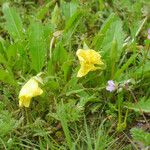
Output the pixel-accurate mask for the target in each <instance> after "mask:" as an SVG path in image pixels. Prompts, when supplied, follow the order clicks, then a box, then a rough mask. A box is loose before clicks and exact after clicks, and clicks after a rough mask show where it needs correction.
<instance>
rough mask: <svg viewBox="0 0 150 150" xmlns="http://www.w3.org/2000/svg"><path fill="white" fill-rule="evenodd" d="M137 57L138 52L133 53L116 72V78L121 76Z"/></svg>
mask: <svg viewBox="0 0 150 150" xmlns="http://www.w3.org/2000/svg"><path fill="white" fill-rule="evenodd" d="M136 57H137V54H133V55H132V56H131V57H130V58H129V59H128V61H127V62H126V63H125V64H124V65H123V66H122V67H121V68H120V69H119V70H118V71H117V72H116V73H115V78H118V77H120V75H121V74H122V73H123V72H124V71H125V70H126V69H127V68H128V67H129V65H131V64H132V63H133V62H134V60H135V58H136Z"/></svg>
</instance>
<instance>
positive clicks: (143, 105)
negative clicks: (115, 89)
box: [127, 97, 150, 113]
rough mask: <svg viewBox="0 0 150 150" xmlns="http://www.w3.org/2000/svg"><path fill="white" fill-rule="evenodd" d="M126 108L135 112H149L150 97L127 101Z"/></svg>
mask: <svg viewBox="0 0 150 150" xmlns="http://www.w3.org/2000/svg"><path fill="white" fill-rule="evenodd" d="M127 108H129V109H133V110H134V111H136V112H141V111H142V112H145V113H150V99H148V100H145V97H143V98H142V99H141V100H140V101H139V102H138V103H128V104H127Z"/></svg>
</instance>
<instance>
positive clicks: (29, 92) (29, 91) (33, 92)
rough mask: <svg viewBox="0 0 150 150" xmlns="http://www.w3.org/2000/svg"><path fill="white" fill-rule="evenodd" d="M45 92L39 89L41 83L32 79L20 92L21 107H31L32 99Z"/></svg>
mask: <svg viewBox="0 0 150 150" xmlns="http://www.w3.org/2000/svg"><path fill="white" fill-rule="evenodd" d="M42 93H43V90H42V89H41V88H40V87H39V81H38V80H36V78H34V77H32V78H31V79H30V80H29V81H28V82H27V83H26V84H25V85H24V86H23V87H22V88H21V90H20V93H19V106H20V107H23V106H25V107H29V105H30V102H31V99H32V97H35V96H38V95H41V94H42Z"/></svg>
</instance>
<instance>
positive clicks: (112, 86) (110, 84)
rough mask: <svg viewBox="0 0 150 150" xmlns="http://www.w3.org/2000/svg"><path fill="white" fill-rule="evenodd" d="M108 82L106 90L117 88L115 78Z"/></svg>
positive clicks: (111, 90)
mask: <svg viewBox="0 0 150 150" xmlns="http://www.w3.org/2000/svg"><path fill="white" fill-rule="evenodd" d="M107 84H108V85H107V86H106V90H107V91H109V92H113V91H115V90H116V85H115V83H114V81H113V80H109V81H108V82H107Z"/></svg>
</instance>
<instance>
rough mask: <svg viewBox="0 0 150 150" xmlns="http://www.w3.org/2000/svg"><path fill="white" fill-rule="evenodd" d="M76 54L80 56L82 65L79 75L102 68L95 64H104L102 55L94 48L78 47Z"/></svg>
mask: <svg viewBox="0 0 150 150" xmlns="http://www.w3.org/2000/svg"><path fill="white" fill-rule="evenodd" d="M76 55H77V56H78V59H79V61H80V65H81V68H80V69H79V71H78V74H77V77H82V76H85V75H86V74H87V73H88V72H90V71H94V70H97V69H100V67H96V66H95V65H103V64H104V63H103V62H102V60H101V55H100V54H99V53H98V52H96V51H94V50H92V49H88V50H83V49H78V50H77V52H76Z"/></svg>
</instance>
